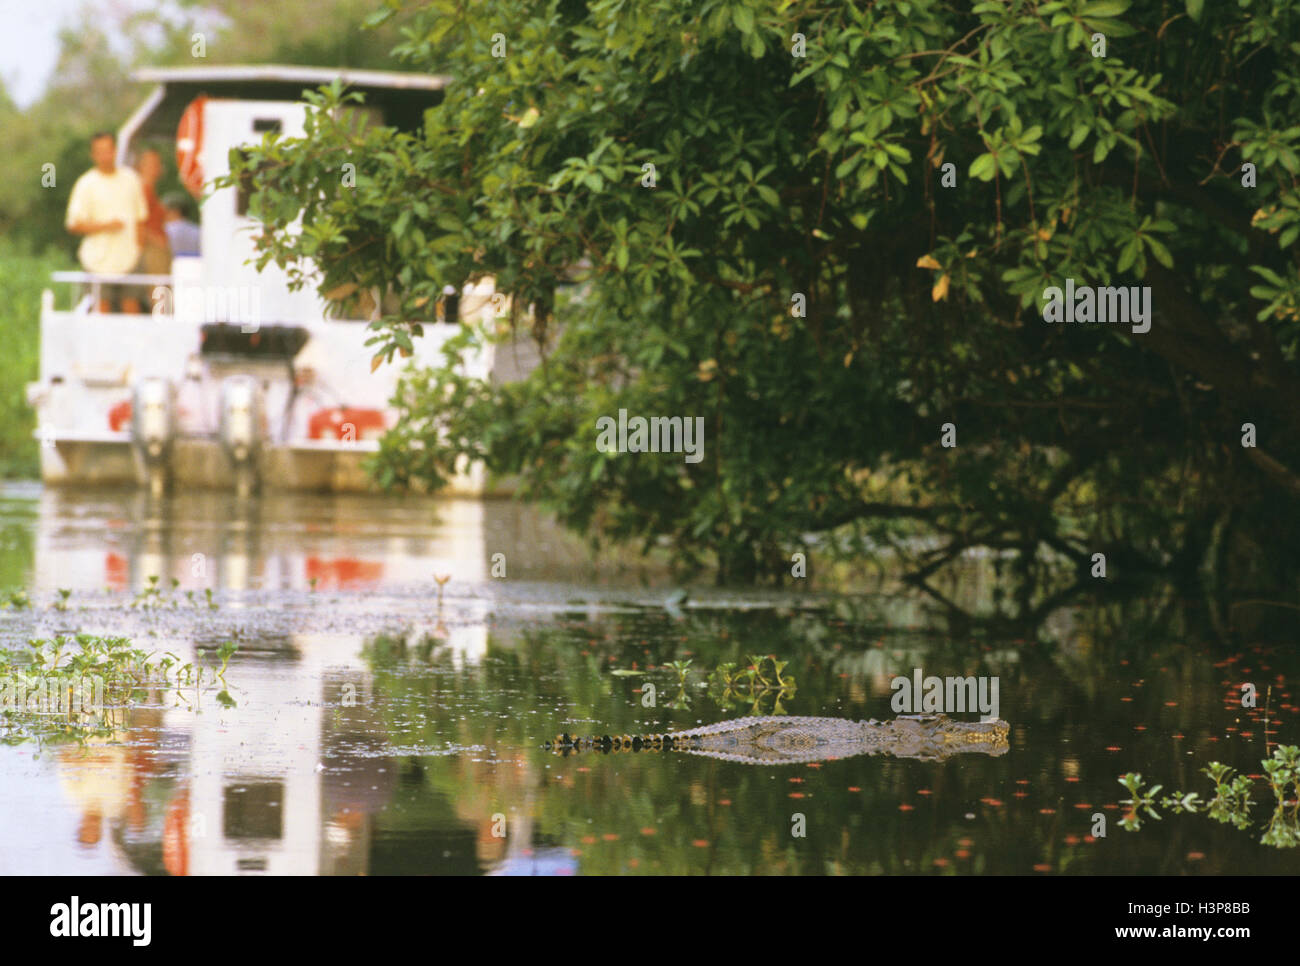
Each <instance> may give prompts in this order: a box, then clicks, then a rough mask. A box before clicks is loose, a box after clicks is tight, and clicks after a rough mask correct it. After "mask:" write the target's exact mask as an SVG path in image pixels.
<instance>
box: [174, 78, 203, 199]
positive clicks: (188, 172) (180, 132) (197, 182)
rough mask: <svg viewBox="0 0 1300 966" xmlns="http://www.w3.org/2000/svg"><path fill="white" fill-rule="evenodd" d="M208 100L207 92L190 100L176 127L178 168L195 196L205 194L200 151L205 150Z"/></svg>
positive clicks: (186, 185) (181, 177)
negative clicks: (205, 112)
mask: <svg viewBox="0 0 1300 966" xmlns="http://www.w3.org/2000/svg"><path fill="white" fill-rule="evenodd" d="M207 102H208V97H207V95H206V94H200V95H199V96H198V97H196V98H194V100H192V101H190V103H189V106H188V107H186V108H185V113H184V114H182V115H181V123H180V125H179V126H178V127H177V128H176V170H177V173H178V174H179V175H180V179H181V184H183V185H185V188H186V189H187V190H188V191H189V193H190V194H192V195H193V196H194V197H195V198H197V197H199V196H200V195H201V194H203V166H202V165H201V164H200V163H199V153H200V152H201V151H202V150H203V107H204V105H205V104H207Z"/></svg>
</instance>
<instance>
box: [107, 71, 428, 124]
mask: <svg viewBox="0 0 1300 966" xmlns="http://www.w3.org/2000/svg"><path fill="white" fill-rule="evenodd" d="M131 77H132V79H134V80H137V81H141V82H143V83H153V84H157V85H158V87H157V88H155V90H154V92H153V94H151V95H150V98H149V100H148V101H147V102H146V103H145V104H144V105H142V107H141V108H140V110H139V111H137V112H136V115H135V116H133V117H132V119H131V122H128V128H130V131H129V133H130V135H131V136H132V137H162V136H166V137H174V136H175V133H176V126H177V125H178V124H179V123H180V119H181V114H182V113H183V112H184V111H185V108H186V106H187V105H188V104H189V103H190V101H192V100H194V98H196V97H198V96H199V95H201V94H206V95H207V96H208V97H212V98H225V99H230V100H243V101H298V100H302V93H303V91H304V90H308V89H315V88H317V87H321V86H323V85H326V84H331V83H333V82H334V80H335V79H337V80H339V81H341V82H342V83H343V84H344V85H345V86H346V87H347V88H349V89H350V90H354V91H358V92H360V93H362V94H364V95H365V103H366V104H367V105H371V106H376V107H379V108H381V109H382V110H383V112H384V120H385V123H387V124H391V125H393V126H394V127H398V128H401V129H403V130H415V129H418V128H419V126H420V124H421V121H422V120H423V114H424V110H425V109H426V108H429V107H432V106H434V105H435V104H437V103H439V102H440V101H441V100H442V90H443V88H444V87H446V86H447V84H448V83H449V81H450V80H451V78H449V77H446V76H442V75H438V74H416V73H409V72H402V71H392V70H353V69H351V68H347V67H340V68H332V67H296V66H290V65H284V64H233V65H227V66H220V65H211V66H209V65H206V64H205V65H195V66H183V67H141V68H139V69H138V70H136V71H134V72H133V73H132V75H131Z"/></svg>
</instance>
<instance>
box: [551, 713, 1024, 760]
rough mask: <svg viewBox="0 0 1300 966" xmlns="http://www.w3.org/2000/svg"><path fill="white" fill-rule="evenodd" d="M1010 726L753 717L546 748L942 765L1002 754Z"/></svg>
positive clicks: (924, 719) (935, 719)
mask: <svg viewBox="0 0 1300 966" xmlns="http://www.w3.org/2000/svg"><path fill="white" fill-rule="evenodd" d="M1009 730H1010V726H1009V725H1008V724H1007V723H1006V722H1005V721H1002V720H993V721H954V720H952V719H951V718H948V717H947V716H945V715H942V714H934V715H900V716H899V717H897V718H894V719H893V720H890V721H876V720H874V719H873V720H871V721H850V720H848V719H846V718H806V717H785V716H780V717H757V718H736V719H734V720H732V721H722V722H719V723H718V724H712V725H705V726H703V727H699V728H688V729H685V730H683V731H672V732H668V733H666V734H654V735H644V736H636V737H633V736H629V735H617V736H610V735H604V736H602V737H599V738H597V737H589V738H583V737H575V736H571V735H567V734H565V735H560V736H559V737H557V738H556V739H555V741H553V742H551V741H548V742H546V744H545V746H544V747H546V748H548V749H551V750H554V751H556V752H559V753H561V754H571V753H574V752H581V751H600V752H624V751H684V752H686V753H688V754H693V755H706V756H708V757H710V758H721V759H723V760H725V761H738V762H743V763H746V764H751V765H782V764H798V763H801V762H810V761H823V760H828V759H835V758H852V757H855V756H857V755H891V756H893V757H895V758H919V759H925V760H941V759H944V758H948V757H949V756H951V755H955V754H962V753H969V752H974V753H978V754H985V755H995V756H996V755H1003V754H1005V753H1006V752H1007V749H1008V744H1007V734H1008V731H1009Z"/></svg>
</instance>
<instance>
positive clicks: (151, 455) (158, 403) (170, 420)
mask: <svg viewBox="0 0 1300 966" xmlns="http://www.w3.org/2000/svg"><path fill="white" fill-rule="evenodd" d="M175 403H176V399H175V390H174V388H173V387H172V384H171V382H170V381H169V380H167V379H162V378H159V377H156V376H155V377H151V378H148V379H141V380H140V381H139V382H137V383H136V384H135V388H134V389H133V390H132V394H131V443H132V448H133V449H134V450H135V453H136V458H137V460H138V461H139V463H140V464H142V465H143V468H144V472H145V476H146V477H147V478H148V481H149V492H150V493H151V494H152V495H153V496H155V497H157V496H161V495H162V493H163V490H165V489H166V488H167V468H168V463H169V460H170V457H171V449H172V440H173V439H174V438H175V435H176V425H175V416H176V414H175V410H176V406H175Z"/></svg>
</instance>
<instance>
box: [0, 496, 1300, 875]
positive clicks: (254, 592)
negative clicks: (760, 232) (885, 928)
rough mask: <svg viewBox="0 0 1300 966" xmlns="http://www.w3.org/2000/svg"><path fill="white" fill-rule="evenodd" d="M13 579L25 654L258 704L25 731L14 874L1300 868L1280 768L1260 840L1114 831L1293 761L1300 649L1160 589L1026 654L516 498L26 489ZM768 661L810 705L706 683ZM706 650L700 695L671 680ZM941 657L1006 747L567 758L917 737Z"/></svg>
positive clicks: (11, 565)
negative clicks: (108, 659) (160, 657)
mask: <svg viewBox="0 0 1300 966" xmlns="http://www.w3.org/2000/svg"><path fill="white" fill-rule="evenodd" d="M498 554H500V555H502V556H500V557H497V556H496V555H498ZM494 566H496V567H497V568H498V571H497V573H498V576H494V574H493V568H494ZM501 568H504V574H505V575H504V577H502V576H499V574H500V572H501ZM150 577H157V578H159V580H158V582H157V584H158V586H159V587H160V588H162V590H161V592H160V593H159V594H155V595H150V594H148V593H147V591H148V589H149V587H150V586H151V583H150V579H149V578H150ZM435 578H446V581H445V584H444V586H443V587H442V591H441V596H440V593H439V589H438V585H437V583H436V581H435ZM982 579H983V578H980V577H979V575H978V574H976V573H974V572H972V574H971V577H970V581H969V585H968V586H967V587H966V588H965V590H966V592H967V593H973V594H976V595H978V594H979V593H983V592H984V591H983V585H982V584H981V580H982ZM173 582H174V589H173ZM0 588H8V589H17V588H22V589H24V590H25V591H26V593H27V594H28V595H29V596H30V598H31V601H32V606H31V607H9V608H7V609H5V610H0V647H8V648H14V647H20V646H23V645H24V644H25V642H26V641H27V640H28V639H29V638H32V637H45V638H49V637H54V636H56V635H58V634H71V633H77V632H88V633H94V634H103V635H120V636H127V637H130V638H131V639H132V640H133V641H134V642H135V643H136V645H137V646H139V647H141V648H143V649H145V650H147V651H158V652H163V651H172V652H174V653H175V654H177V655H178V656H179V657H180V658H183V659H184V660H185V661H192V660H194V659H195V655H196V650H197V649H199V648H208V649H211V648H215V647H217V646H218V645H219V644H220V643H222V642H223V641H226V640H233V641H234V642H235V643H237V644H238V646H239V649H238V651H237V653H236V654H235V656H234V658H233V659H232V660H231V662H230V666H229V669H228V670H227V672H226V675H225V677H226V679H227V682H228V684H229V692H230V694H231V695H232V696H233V698H234V699H235V701H236V704H237V706H236V707H234V708H224V707H222V706H221V705H219V704H218V703H217V701H216V700H215V698H214V695H213V694H212V693H210V692H209V693H203V692H200V694H199V695H198V696H197V698H195V697H194V696H192V695H191V696H189V697H187V698H186V699H185V700H180V698H178V697H177V696H174V695H159V696H158V700H154V701H152V702H150V703H149V704H147V705H146V706H142V707H136V708H133V709H131V710H130V711H129V712H128V713H127V714H126V716H125V719H124V720H123V722H122V727H121V728H120V730H119V731H118V733H117V734H116V735H115V737H114V738H113V739H103V738H94V739H91V740H90V741H88V742H87V743H86V744H85V746H84V747H82V746H80V745H78V744H75V743H74V744H49V743H38V742H34V741H26V742H22V743H18V744H13V745H8V746H3V745H0V874H8V873H71V874H96V873H112V874H129V873H145V874H229V873H249V874H259V873H269V874H356V873H366V874H372V875H380V874H389V873H479V872H482V873H495V874H560V875H571V874H583V873H631V874H635V873H652V874H653V873H716V874H731V873H757V874H769V873H771V874H785V873H789V874H821V873H867V874H870V873H924V874H969V873H1034V872H1039V873H1062V872H1064V873H1103V872H1124V873H1128V872H1134V873H1192V874H1196V873H1225V872H1231V873H1242V872H1244V873H1250V872H1260V873H1270V872H1273V873H1276V872H1291V873H1294V872H1296V871H1300V861H1298V860H1300V855H1298V854H1297V850H1296V849H1294V848H1292V849H1279V848H1276V847H1272V846H1268V845H1262V844H1260V841H1259V840H1260V837H1261V832H1262V830H1263V828H1264V825H1265V823H1266V821H1267V819H1268V817H1269V815H1270V814H1271V812H1272V808H1273V801H1272V797H1271V794H1270V793H1269V791H1268V787H1267V785H1265V784H1263V783H1262V782H1259V783H1256V786H1255V791H1254V797H1255V799H1256V801H1257V803H1258V804H1256V806H1255V808H1254V811H1253V813H1252V816H1251V818H1252V821H1251V823H1250V824H1249V826H1248V827H1247V828H1245V829H1236V828H1232V827H1230V826H1228V825H1224V824H1219V823H1216V822H1214V821H1212V820H1211V819H1210V818H1209V817H1207V816H1205V815H1202V814H1197V815H1174V814H1170V813H1169V811H1168V809H1161V814H1162V816H1163V818H1162V819H1161V820H1160V821H1154V820H1148V821H1146V822H1144V823H1143V825H1142V827H1141V829H1140V830H1139V831H1136V832H1128V831H1125V830H1124V829H1122V828H1120V827H1119V820H1120V818H1121V817H1122V816H1123V814H1124V810H1123V808H1122V806H1121V805H1120V802H1121V800H1122V799H1125V798H1127V797H1128V792H1126V791H1125V790H1124V789H1123V788H1122V787H1121V786H1120V784H1119V783H1118V782H1117V778H1118V776H1119V775H1120V774H1122V773H1124V772H1128V771H1138V772H1141V773H1142V774H1143V775H1144V776H1145V777H1146V779H1147V781H1148V783H1151V782H1155V783H1160V784H1163V785H1164V786H1165V789H1164V791H1163V792H1162V794H1165V793H1168V792H1170V791H1172V790H1173V789H1175V788H1178V789H1182V790H1185V791H1197V792H1199V793H1200V794H1201V796H1202V798H1209V797H1210V795H1211V793H1212V791H1213V785H1212V783H1211V782H1210V781H1209V779H1207V778H1206V777H1205V776H1204V775H1202V774H1201V773H1200V769H1201V768H1202V767H1203V766H1204V765H1206V764H1207V763H1208V762H1209V761H1211V760H1215V759H1218V760H1222V761H1224V762H1227V763H1228V764H1231V765H1233V766H1234V767H1236V768H1238V769H1239V770H1240V771H1241V772H1243V773H1245V774H1258V773H1260V772H1261V768H1260V764H1259V763H1260V759H1261V758H1263V757H1265V755H1266V753H1267V752H1269V751H1271V750H1272V748H1273V747H1274V745H1275V744H1276V743H1277V742H1279V741H1280V742H1282V743H1291V744H1300V727H1297V717H1298V716H1297V713H1296V712H1297V710H1300V709H1297V707H1296V705H1295V702H1296V698H1297V697H1300V695H1298V694H1296V693H1293V691H1292V688H1294V687H1295V686H1296V682H1297V680H1300V677H1298V675H1300V659H1298V658H1297V655H1296V651H1295V648H1294V645H1293V643H1292V644H1291V645H1290V646H1284V644H1283V643H1278V644H1272V643H1268V642H1267V640H1263V641H1261V642H1260V643H1251V642H1245V643H1243V644H1240V645H1238V646H1234V647H1231V648H1224V647H1223V646H1222V645H1213V644H1212V641H1211V638H1210V635H1209V634H1208V633H1206V629H1205V628H1204V627H1200V626H1198V625H1197V624H1196V623H1195V622H1194V621H1191V620H1188V619H1185V618H1182V617H1180V615H1181V614H1182V613H1183V611H1184V608H1182V606H1181V604H1180V602H1179V601H1177V600H1173V599H1170V598H1168V597H1167V596H1163V595H1162V594H1161V593H1159V592H1156V591H1153V592H1152V596H1151V599H1137V600H1132V601H1130V602H1128V603H1126V604H1122V605H1108V606H1106V607H1095V606H1090V605H1087V604H1080V605H1077V606H1076V607H1074V608H1072V609H1067V610H1064V611H1061V612H1059V613H1057V614H1055V615H1053V616H1052V617H1051V618H1050V619H1049V620H1048V621H1047V622H1046V623H1045V624H1044V625H1043V626H1042V627H1041V628H1039V629H1038V631H1036V632H1035V633H1032V634H1029V635H1028V636H1020V637H1007V638H1005V639H1003V638H1000V637H996V636H990V635H987V634H974V633H971V632H965V631H963V632H957V631H954V630H953V629H952V628H951V625H947V624H945V623H944V622H943V621H941V620H938V619H936V617H935V612H934V611H933V610H932V609H931V607H930V606H929V605H928V604H927V603H926V602H925V600H924V599H923V598H920V597H917V596H910V595H908V596H903V595H898V594H887V595H859V596H854V597H840V598H833V597H825V596H816V595H812V594H803V595H795V594H770V593H757V592H755V593H748V594H725V593H721V592H716V591H713V590H710V589H707V588H700V589H692V591H691V597H690V599H689V600H686V601H676V602H672V603H668V604H667V606H665V602H666V601H669V600H670V596H671V595H672V593H673V591H674V585H673V583H672V582H671V580H670V579H668V577H667V576H666V575H665V574H663V573H661V572H658V571H656V570H655V569H653V568H651V567H647V566H643V565H642V564H640V563H638V562H635V561H626V560H625V561H619V560H616V559H613V558H601V559H597V558H593V557H592V556H591V555H590V554H589V552H588V551H587V550H586V549H585V547H584V546H583V545H582V544H581V543H580V542H579V541H576V540H574V539H573V538H571V537H568V536H566V535H565V534H563V533H561V532H560V531H558V530H557V529H556V528H555V527H553V526H551V525H549V524H547V523H546V522H545V521H544V520H543V519H542V518H541V517H539V516H538V515H536V514H534V513H531V512H528V511H525V510H523V509H521V508H519V507H516V506H514V505H512V504H509V503H505V502H474V501H452V502H438V503H434V502H430V501H416V500H411V501H402V500H384V499H369V498H357V497H323V496H322V497H304V496H300V495H295V496H293V497H285V498H276V499H269V498H268V499H264V500H255V501H251V502H248V503H243V504H240V503H236V502H235V500H234V499H233V498H232V497H230V496H228V495H223V494H207V495H190V496H182V497H176V498H172V499H169V500H167V501H165V502H163V503H160V504H151V503H149V502H148V501H147V500H145V499H144V497H143V496H142V495H140V494H137V493H135V492H126V491H95V492H84V491H58V490H42V489H41V488H40V487H37V486H28V485H17V486H9V487H8V488H6V489H4V490H3V491H0ZM961 589H962V588H958V590H961ZM60 590H64V591H70V593H68V594H67V595H66V596H67V600H66V603H64V604H62V605H61V606H59V600H60V597H61V595H60ZM206 590H211V591H212V592H213V594H212V604H211V605H209V603H208V602H207V598H206V596H205V595H204V594H205V591H206ZM5 597H6V598H7V597H8V594H7V593H6V594H5ZM133 605H134V606H133ZM752 654H771V655H775V656H776V657H778V658H779V659H781V660H784V661H787V662H788V665H787V667H786V668H785V670H784V672H783V674H784V676H785V677H786V678H787V679H789V678H792V679H793V681H794V685H795V686H794V687H793V688H791V689H787V690H786V691H784V692H779V691H778V692H776V693H773V692H771V691H770V690H769V691H765V692H763V693H762V694H759V695H757V696H756V695H755V694H754V693H752V692H743V693H736V692H733V693H731V694H723V693H721V691H720V689H719V688H718V687H716V686H713V687H710V686H708V685H706V683H705V682H706V672H707V671H709V670H711V669H713V668H714V667H716V666H717V665H718V664H719V663H720V662H737V663H738V664H740V665H742V666H743V665H744V664H747V663H748V661H747V658H746V656H747V655H752ZM687 660H689V661H691V662H692V663H691V665H690V667H689V669H687V670H686V671H685V672H684V673H685V675H686V677H685V683H684V685H679V672H678V671H677V670H674V669H673V668H671V667H668V665H669V663H670V662H682V661H687ZM914 668H922V669H923V670H924V673H925V674H926V675H939V676H947V675H984V676H997V677H998V680H999V697H1000V708H999V711H1000V714H1001V717H1002V718H1004V719H1005V720H1007V721H1008V722H1010V724H1011V731H1010V742H1009V743H1010V747H1009V749H1008V750H1007V752H1006V753H1005V754H1002V755H998V756H989V755H983V754H958V755H954V756H952V757H950V758H947V759H945V760H941V761H927V760H913V759H896V758H891V757H885V756H861V757H855V758H847V759H840V760H829V761H822V762H812V763H808V764H798V765H753V764H745V763H740V762H731V761H721V760H716V759H713V758H707V757H700V756H693V755H689V754H683V753H680V752H663V751H645V752H637V753H625V754H600V753H582V754H579V755H572V756H568V757H565V756H561V755H557V754H555V753H553V752H547V751H546V750H544V749H543V748H542V742H544V741H545V740H547V739H548V738H551V737H553V736H554V735H555V734H556V733H557V732H572V733H580V734H596V735H602V734H613V735H618V734H623V733H627V734H643V733H647V732H656V731H664V730H670V729H674V728H681V727H687V726H692V725H695V724H697V723H705V724H708V723H713V722H716V721H721V720H725V719H727V718H734V717H740V716H742V715H746V714H753V713H761V714H770V713H772V712H773V711H774V710H775V711H784V712H787V713H789V714H792V715H829V716H836V717H844V718H853V719H865V718H877V719H880V718H890V717H893V712H892V711H891V710H890V696H891V691H890V681H891V679H892V678H893V677H894V676H895V675H897V674H906V675H910V674H911V673H912V669H914ZM615 671H620V672H623V671H627V672H631V671H635V672H638V673H629V674H623V673H619V674H615V673H614V672H615ZM1247 681H1249V682H1252V683H1254V684H1255V685H1256V687H1257V688H1258V691H1259V701H1258V704H1259V707H1258V708H1257V709H1253V710H1246V709H1243V708H1242V707H1241V702H1240V697H1239V695H1240V690H1239V689H1240V685H1241V684H1242V683H1243V682H1247ZM1270 687H1271V691H1270V690H1269V688H1270ZM652 699H653V700H652ZM186 700H188V702H189V706H188V707H187V706H186V703H185V701H186ZM178 702H179V703H178ZM777 702H779V706H778V705H777ZM196 704H197V707H195V705H196ZM967 717H968V718H969V717H971V716H967ZM1266 743H1267V744H1266ZM1098 815H1101V816H1103V817H1104V818H1105V823H1104V825H1105V829H1104V831H1105V834H1104V835H1096V834H1094V832H1096V831H1098V830H1099V826H1098V822H1097V818H1096V816H1098Z"/></svg>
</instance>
